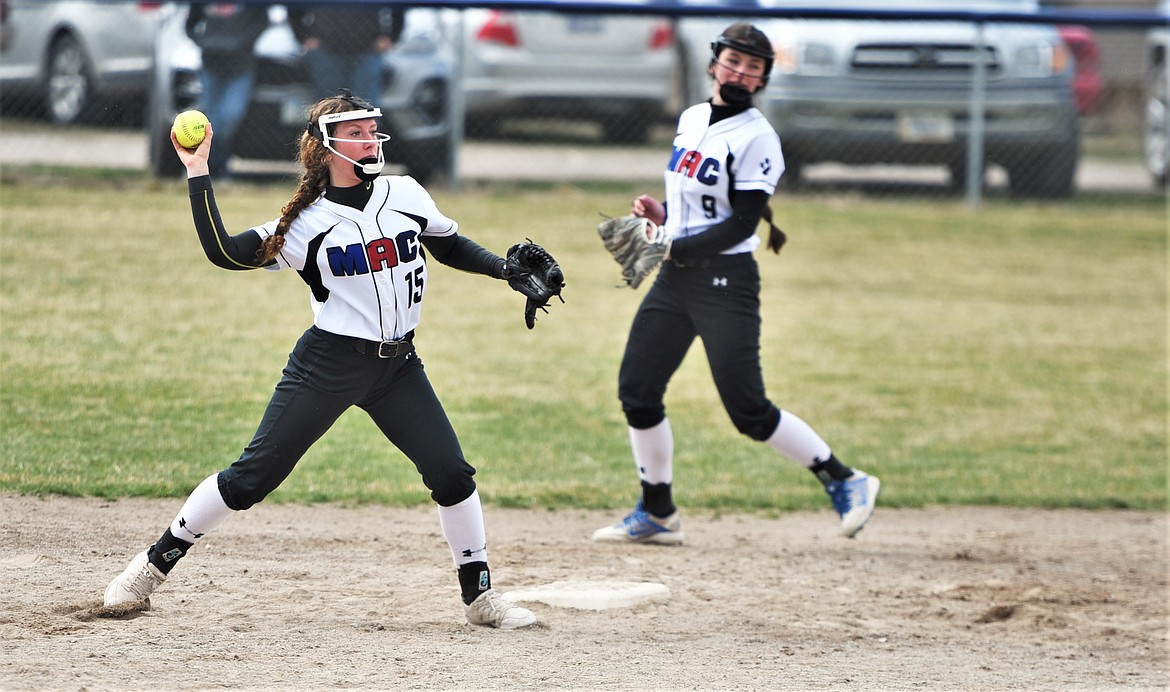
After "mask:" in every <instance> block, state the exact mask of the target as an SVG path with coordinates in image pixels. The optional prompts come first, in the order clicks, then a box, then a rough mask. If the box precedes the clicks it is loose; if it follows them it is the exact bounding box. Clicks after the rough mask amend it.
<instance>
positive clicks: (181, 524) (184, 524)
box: [179, 517, 203, 538]
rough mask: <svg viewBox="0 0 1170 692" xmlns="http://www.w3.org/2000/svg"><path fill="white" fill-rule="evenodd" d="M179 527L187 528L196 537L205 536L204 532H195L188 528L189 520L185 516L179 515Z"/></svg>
mask: <svg viewBox="0 0 1170 692" xmlns="http://www.w3.org/2000/svg"><path fill="white" fill-rule="evenodd" d="M179 528H181V529H184V530H186V532H187V533H189V534H191V535H192V536H194V537H196V538H203V534H201V533H195V532H194V531H192V530H191V529H188V528H187V520H186V519H185V518H183V517H179Z"/></svg>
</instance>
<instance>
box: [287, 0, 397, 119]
mask: <svg viewBox="0 0 1170 692" xmlns="http://www.w3.org/2000/svg"><path fill="white" fill-rule="evenodd" d="M339 5H340V6H335V5H321V4H318V5H295V6H291V7H290V8H289V24H290V25H291V26H292V30H293V33H294V34H295V35H296V37H297V40H298V41H300V43H301V46H302V47H303V48H304V49H305V62H306V66H307V67H308V69H309V77H310V78H311V79H312V80H313V91H314V93H313V97H314V98H325V97H326V96H328V95H330V94H333V93H336V92H337V90H338V89H342V88H345V89H349V90H350V91H352V92H353V93H355V94H368V95H369V97H370V98H372V99H373V100H374V103H375V104H376V103H377V102H378V100H379V98H378V97H379V96H380V95H381V93H382V92H383V91H384V89H385V85H384V84H383V83H382V72H383V69H382V54H383V53H385V52H386V51H388V50H390V48H391V47H392V46H393V45H394V44H395V43H396V42H397V41H398V38H399V37H400V36H401V35H402V28H403V26H405V14H404V12H403V10H402V9H401V8H400V7H378V6H376V5H364V6H353V5H351V6H346V5H343V4H340V3H339Z"/></svg>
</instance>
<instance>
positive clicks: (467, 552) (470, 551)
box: [463, 545, 487, 557]
mask: <svg viewBox="0 0 1170 692" xmlns="http://www.w3.org/2000/svg"><path fill="white" fill-rule="evenodd" d="M486 550H487V545H484V547H482V548H475V549H474V550H473V549H471V548H467V549H465V550H464V551H463V557H471V556H473V555H475V554H476V553H482V552H484V551H486Z"/></svg>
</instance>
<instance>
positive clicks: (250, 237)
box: [187, 176, 260, 270]
mask: <svg viewBox="0 0 1170 692" xmlns="http://www.w3.org/2000/svg"><path fill="white" fill-rule="evenodd" d="M187 191H188V193H189V194H190V196H191V216H192V218H193V219H194V220H195V232H196V234H198V236H199V243H200V245H202V246H203V252H204V254H206V255H207V259H209V260H211V263H212V264H214V265H215V266H217V267H222V268H224V269H232V270H244V269H256V268H257V264H256V251H257V250H259V249H260V234H258V233H256V232H255V231H253V230H248V231H244V232H243V233H241V234H239V235H235V236H232V235H228V232H227V230H226V229H225V228H224V225H223V219H221V218H220V215H219V207H217V206H216V204H215V193H214V192H213V191H212V189H211V178H210V177H209V176H198V177H195V178H188V179H187Z"/></svg>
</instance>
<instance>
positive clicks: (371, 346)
mask: <svg viewBox="0 0 1170 692" xmlns="http://www.w3.org/2000/svg"><path fill="white" fill-rule="evenodd" d="M353 347H354V349H356V350H357V352H358V353H360V354H362V355H363V356H365V355H371V356H378V357H379V358H397V357H398V356H405V355H407V354H409V353H413V352H414V332H413V331H412V332H410V333H409V334H407V335H406V336H405V337H403V338H401V339H390V340H388V341H370V340H369V339H358V338H356V337H355V338H354V339H353Z"/></svg>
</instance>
